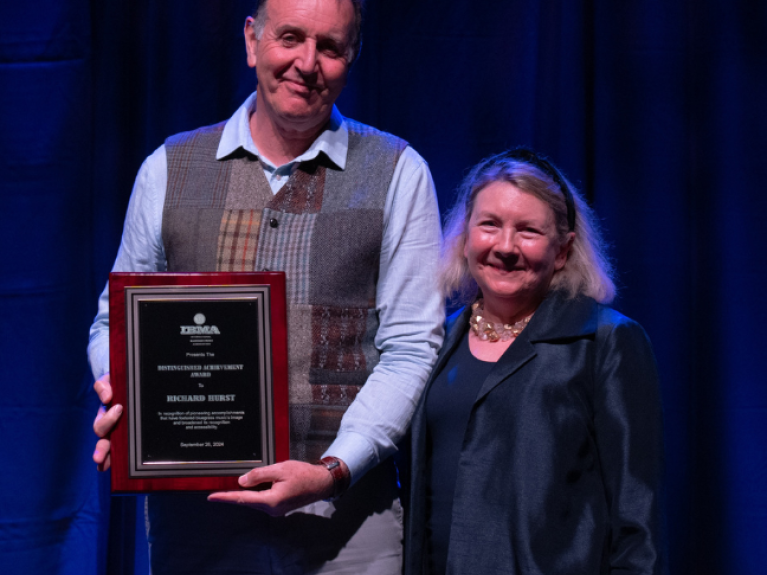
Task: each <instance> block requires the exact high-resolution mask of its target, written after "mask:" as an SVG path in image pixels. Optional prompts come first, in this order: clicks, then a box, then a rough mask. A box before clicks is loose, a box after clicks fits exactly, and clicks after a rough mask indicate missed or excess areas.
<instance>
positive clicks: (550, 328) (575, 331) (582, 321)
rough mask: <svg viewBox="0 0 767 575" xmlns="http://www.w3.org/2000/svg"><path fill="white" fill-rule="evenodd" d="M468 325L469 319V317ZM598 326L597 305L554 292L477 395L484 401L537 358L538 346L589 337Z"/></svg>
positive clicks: (478, 398) (544, 301) (500, 360)
mask: <svg viewBox="0 0 767 575" xmlns="http://www.w3.org/2000/svg"><path fill="white" fill-rule="evenodd" d="M466 321H467V322H468V316H467V317H466ZM596 326H597V303H596V302H595V301H594V300H593V299H591V298H586V297H577V298H568V297H566V296H565V295H564V294H562V293H561V292H557V291H554V292H551V293H550V294H549V295H548V297H546V299H544V300H543V302H541V305H540V306H538V309H537V310H536V312H535V315H534V316H533V319H532V320H530V324H529V325H528V326H527V328H525V330H524V331H523V332H522V333H521V334H520V335H519V337H517V339H516V341H514V343H512V344H511V345H510V346H509V349H507V350H506V352H505V353H504V354H503V355H502V356H501V358H500V359H499V360H498V363H496V365H495V367H494V368H493V370H492V371H491V372H490V375H488V376H487V379H486V380H485V382H484V383H483V384H482V388H481V389H480V391H479V393H478V394H477V399H476V400H475V403H476V402H477V401H480V400H481V399H482V398H483V397H485V396H486V395H487V394H488V393H490V391H492V390H493V389H494V388H495V387H497V386H498V385H500V384H501V383H502V382H503V381H504V380H505V379H507V378H508V377H510V376H511V375H513V374H514V372H516V371H517V370H518V369H519V368H521V367H522V366H523V365H525V364H526V363H527V362H528V361H531V360H532V359H533V358H534V357H535V356H536V355H537V352H536V350H535V344H536V343H538V342H544V341H545V342H552V341H557V340H567V339H572V338H577V337H585V336H589V335H591V334H593V333H594V332H595V331H596Z"/></svg>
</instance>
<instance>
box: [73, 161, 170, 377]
mask: <svg viewBox="0 0 767 575" xmlns="http://www.w3.org/2000/svg"><path fill="white" fill-rule="evenodd" d="M167 166H168V162H167V157H166V153H165V146H160V147H159V148H158V149H157V150H155V152H154V153H153V154H152V155H151V156H149V157H148V158H147V159H146V160H145V161H144V163H143V164H142V166H141V168H140V169H139V172H138V175H137V176H136V182H135V184H134V185H133V193H132V194H131V197H130V202H129V203H128V212H127V214H126V216H125V225H124V226H123V235H122V240H121V241H120V249H119V250H118V252H117V258H116V259H115V263H114V265H113V266H112V271H114V272H159V271H165V270H166V269H167V261H166V259H165V250H164V249H163V243H162V210H163V204H164V203H165V188H166V185H167V180H168V168H167ZM88 360H89V361H90V364H91V370H92V371H93V376H94V377H95V378H96V379H98V378H99V377H101V376H102V375H104V374H105V373H107V372H108V371H109V284H108V283H107V286H106V287H105V288H104V291H102V292H101V296H100V297H99V303H98V313H97V314H96V318H95V319H94V320H93V325H92V326H91V331H90V338H89V342H88Z"/></svg>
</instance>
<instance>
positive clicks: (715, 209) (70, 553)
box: [0, 0, 767, 575]
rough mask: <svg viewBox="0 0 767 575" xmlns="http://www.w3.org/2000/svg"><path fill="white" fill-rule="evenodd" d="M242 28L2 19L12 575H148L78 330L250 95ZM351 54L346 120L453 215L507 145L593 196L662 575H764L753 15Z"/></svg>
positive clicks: (602, 15) (390, 24)
mask: <svg viewBox="0 0 767 575" xmlns="http://www.w3.org/2000/svg"><path fill="white" fill-rule="evenodd" d="M252 4H253V1H252V0H247V1H246V0H230V1H226V2H224V1H220V2H210V1H209V0H184V1H179V0H165V1H161V2H157V1H150V0H134V1H132V2H116V1H114V0H99V1H93V2H88V1H85V0H43V1H41V2H35V3H24V2H11V1H10V0H5V1H3V2H2V3H0V186H1V188H0V189H1V195H0V242H1V243H0V245H1V246H2V250H1V251H0V270H2V276H1V277H0V321H1V322H2V324H1V328H2V329H0V357H1V358H2V363H0V374H1V375H0V377H1V379H0V456H1V457H2V460H1V461H2V469H1V470H0V566H2V567H1V569H2V571H3V572H4V573H62V574H70V573H71V574H78V575H80V574H90V573H95V574H100V573H105V572H108V573H125V574H132V573H134V572H136V573H142V572H146V547H145V542H144V541H143V540H142V538H143V525H142V523H141V521H140V520H139V521H137V520H136V517H137V516H140V511H141V509H140V508H141V502H140V500H138V501H137V499H136V498H133V497H121V498H111V499H110V497H109V494H108V484H107V482H106V481H105V479H106V477H99V476H98V475H97V473H96V472H95V469H94V466H93V465H92V464H91V463H90V455H91V452H92V450H93V446H94V444H95V438H94V437H93V435H92V432H91V423H92V419H93V415H94V413H95V409H96V405H97V402H96V398H95V396H94V394H93V393H92V391H91V387H90V386H91V383H92V382H91V378H90V374H89V369H88V366H87V364H86V360H85V346H86V343H87V331H88V326H89V324H90V321H91V319H92V316H93V315H94V313H95V303H96V297H97V294H98V292H99V291H100V290H101V289H102V288H103V285H104V282H105V281H106V277H107V272H108V271H109V269H110V267H111V263H112V260H113V258H114V256H115V253H116V249H117V245H118V242H119V239H120V234H121V228H122V219H123V216H124V211H125V207H126V205H127V201H128V197H129V194H130V190H131V186H132V182H133V178H134V176H135V173H136V171H137V169H138V167H139V165H140V164H141V162H142V160H143V158H144V157H146V156H147V155H148V154H149V153H151V152H152V150H154V149H155V148H156V147H157V146H159V145H160V144H161V143H162V142H163V140H164V138H165V137H167V136H169V135H171V134H173V133H176V132H178V131H182V130H188V129H192V128H195V127H198V126H201V125H204V124H210V123H214V122H218V121H221V120H223V119H226V118H227V117H228V116H229V115H230V114H231V113H232V112H233V111H234V110H235V108H236V107H237V106H238V105H239V104H240V103H241V101H242V100H243V99H244V98H245V97H246V96H247V94H248V93H249V92H250V91H251V90H252V89H253V87H254V75H253V73H252V71H251V70H249V69H248V68H247V67H246V65H245V58H244V51H243V41H242V35H241V28H242V23H243V20H244V17H245V16H246V15H247V13H248V12H249V11H250V10H251V9H252ZM364 31H365V43H364V48H363V53H362V58H361V60H360V61H359V63H358V64H357V65H356V66H355V68H354V70H353V72H352V75H351V77H350V81H349V86H348V87H347V89H346V91H345V92H344V94H343V96H342V98H341V101H340V102H339V106H340V108H341V110H342V111H343V112H344V113H345V114H346V115H348V116H350V117H354V118H356V119H358V120H361V121H364V122H367V123H370V124H373V125H375V126H376V127H379V128H382V129H385V130H388V131H391V132H393V133H395V134H397V135H399V136H401V137H404V138H406V139H407V140H408V141H409V142H410V143H411V144H412V145H413V147H414V148H415V149H416V150H418V151H419V152H420V153H421V154H422V155H423V156H424V157H425V158H426V159H427V161H428V162H429V164H430V166H431V169H432V172H433V174H434V178H435V181H436V183H437V188H438V192H439V199H440V205H441V207H442V208H443V209H444V208H445V207H447V206H448V205H449V204H450V202H451V199H452V191H453V189H454V188H455V186H456V184H457V182H458V181H459V180H460V178H461V176H462V175H463V174H464V173H465V170H466V168H467V167H469V166H470V165H472V164H473V163H475V162H477V161H478V160H479V159H481V158H482V157H483V156H485V155H487V154H490V153H493V152H497V151H499V150H501V149H503V148H505V147H508V146H512V145H516V144H530V145H532V146H534V147H535V148H537V149H539V150H541V151H544V152H546V153H548V154H549V155H550V156H551V157H552V158H553V159H554V160H555V161H556V162H557V163H558V164H560V165H561V166H562V167H563V168H564V171H565V172H566V173H567V174H568V175H569V176H570V177H571V179H573V180H574V181H575V182H578V184H579V185H580V186H581V187H582V188H583V189H584V190H585V192H586V194H587V196H588V197H589V199H590V200H591V201H592V203H593V205H594V206H595V207H596V209H597V212H598V213H599V214H600V216H601V217H602V218H603V220H604V226H605V229H606V233H607V236H608V237H609V239H610V241H611V242H612V243H613V244H614V246H615V247H614V251H613V254H614V256H615V259H616V262H617V266H618V269H619V270H620V285H621V288H622V292H621V297H620V299H619V300H618V302H617V307H618V308H619V309H621V310H622V311H624V312H625V313H626V314H628V315H630V316H632V317H634V318H635V319H637V320H639V321H640V322H641V323H642V324H643V325H644V326H645V328H646V329H647V331H648V332H649V334H650V336H651V338H652V340H653V342H654V345H655V349H656V353H657V356H658V361H659V364H660V370H661V376H662V384H663V399H664V407H665V415H666V418H665V419H666V466H667V490H666V514H667V524H668V536H667V541H668V554H669V560H670V561H669V562H670V569H671V572H672V573H674V574H701V575H703V574H738V575H757V574H761V573H764V572H765V565H767V545H766V544H765V541H767V385H766V384H765V383H766V381H765V379H766V378H765V376H764V373H763V369H762V366H761V359H760V358H761V357H762V353H764V351H763V350H764V348H765V345H764V344H765V339H766V338H765V336H764V326H765V325H767V303H766V300H765V298H763V297H760V296H759V295H758V294H759V292H761V290H762V289H764V285H765V284H767V266H766V265H765V264H767V258H766V257H765V255H764V250H763V249H762V247H763V246H762V244H763V243H764V239H763V229H764V225H763V224H762V221H763V220H764V218H765V214H766V213H767V199H765V193H764V191H763V189H762V188H763V186H764V182H767V167H765V166H766V164H765V161H764V159H763V158H764V157H765V156H767V99H766V97H765V94H766V93H767V3H765V2H763V1H762V0H751V1H749V0H730V1H729V2H724V1H722V0H698V1H697V2H690V1H682V0H664V1H660V0H645V1H643V2H638V1H628V0H625V1H623V0H621V1H615V0H559V1H556V0H548V1H546V0H539V1H529V0H503V1H501V0H498V1H496V2H469V1H458V0H419V1H413V0H370V1H369V2H368V8H367V20H366V23H365V28H364Z"/></svg>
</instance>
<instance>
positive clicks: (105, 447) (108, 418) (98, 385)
mask: <svg viewBox="0 0 767 575" xmlns="http://www.w3.org/2000/svg"><path fill="white" fill-rule="evenodd" d="M93 389H94V390H95V391H96V393H97V394H98V396H99V399H100V400H101V403H103V404H105V405H106V404H107V403H109V402H110V401H112V382H111V379H110V378H109V374H108V373H107V374H104V375H102V376H101V377H100V378H99V379H97V380H96V382H95V383H94V384H93ZM122 412H123V406H122V405H120V404H117V405H113V406H112V407H110V408H109V410H108V411H107V410H106V409H105V408H104V406H103V405H102V406H101V407H99V411H98V413H97V414H96V419H95V420H94V422H93V431H94V432H95V433H96V435H97V436H99V437H100V438H101V439H99V440H98V441H97V442H96V450H95V451H94V452H93V461H95V462H96V467H97V468H98V470H99V471H106V470H107V469H109V466H110V465H111V464H112V458H111V457H110V455H109V451H110V449H111V444H110V442H109V439H107V437H108V436H109V434H110V433H111V432H112V429H113V428H114V426H115V424H116V423H117V420H118V419H120V415H121V414H122Z"/></svg>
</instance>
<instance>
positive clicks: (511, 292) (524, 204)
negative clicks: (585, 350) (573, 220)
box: [463, 182, 574, 321]
mask: <svg viewBox="0 0 767 575" xmlns="http://www.w3.org/2000/svg"><path fill="white" fill-rule="evenodd" d="M573 237H574V234H572V233H570V234H568V237H567V239H566V240H565V241H564V242H562V241H560V239H559V237H558V234H557V230H556V224H555V220H554V212H553V210H552V209H551V208H550V207H549V205H548V204H546V203H545V202H544V201H542V200H539V199H538V198H536V197H535V196H533V195H532V194H529V193H527V192H523V191H522V190H520V189H519V188H517V187H516V186H514V185H513V184H510V183H508V182H493V183H492V184H490V185H488V186H487V187H486V188H484V189H483V190H481V191H480V192H479V194H477V197H476V198H475V200H474V210H473V211H472V214H471V217H470V219H469V223H468V228H467V230H466V243H465V245H464V250H463V255H464V256H465V257H466V260H467V262H468V265H469V272H470V273H471V275H472V276H473V277H474V279H475V280H476V282H477V284H478V285H479V287H480V288H481V290H482V295H483V297H484V298H485V310H486V311H487V312H488V313H491V314H495V315H496V316H498V317H497V318H496V319H502V320H504V321H510V320H511V319H512V318H514V319H519V318H516V316H517V315H518V314H525V315H526V314H529V313H531V312H532V311H533V310H534V309H535V308H536V307H537V306H538V304H539V303H540V302H541V300H542V299H543V297H544V296H545V295H546V292H547V291H548V289H549V284H550V283H551V278H552V277H553V276H554V273H555V272H556V271H557V270H560V269H562V267H564V265H565V262H566V261H567V253H568V251H569V249H570V244H571V243H572V238H573Z"/></svg>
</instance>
